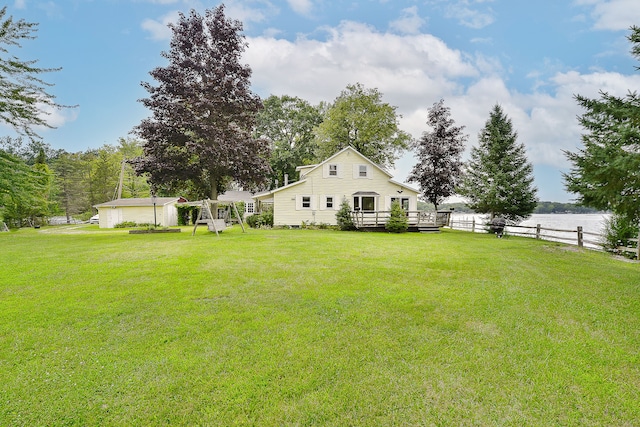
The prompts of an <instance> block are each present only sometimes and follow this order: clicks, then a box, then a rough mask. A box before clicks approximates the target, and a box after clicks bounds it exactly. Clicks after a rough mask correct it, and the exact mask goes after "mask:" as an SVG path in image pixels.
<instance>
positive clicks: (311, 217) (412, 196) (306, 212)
mask: <svg viewBox="0 0 640 427" xmlns="http://www.w3.org/2000/svg"><path fill="white" fill-rule="evenodd" d="M330 164H336V165H338V174H337V175H335V176H330V175H329V173H328V171H329V165H330ZM360 166H366V171H367V176H365V177H361V176H360V171H361V167H360ZM300 179H301V180H304V181H303V182H299V183H296V184H294V185H292V186H291V187H288V188H283V189H281V190H278V191H275V192H274V193H273V202H274V214H273V219H274V225H280V226H284V225H289V226H299V225H301V224H302V222H308V223H316V224H320V223H324V224H331V225H335V224H336V212H337V211H338V209H339V208H340V204H341V203H342V200H343V199H344V198H346V199H347V200H348V201H349V205H350V206H351V208H352V209H353V194H354V193H356V192H375V193H378V194H379V195H378V196H376V201H375V209H376V210H379V211H380V210H389V209H390V208H391V198H392V197H406V198H408V199H409V210H417V192H416V191H413V190H410V189H407V188H406V187H405V186H402V185H400V184H398V183H394V182H393V181H391V179H390V177H389V175H388V174H386V173H385V172H383V171H382V170H381V169H379V168H378V167H377V166H375V165H374V164H372V163H371V162H369V161H368V160H367V159H366V158H364V157H363V156H361V155H359V154H358V153H357V152H355V151H353V150H346V151H343V152H341V153H340V154H338V155H336V156H334V157H332V158H330V159H329V160H327V161H325V162H323V163H322V164H320V165H319V166H318V167H316V168H313V169H310V168H309V169H303V170H301V177H300ZM398 191H402V193H398ZM304 196H306V197H309V198H310V202H311V206H310V207H308V208H306V207H302V200H301V197H304ZM326 197H332V198H333V208H326V204H325V202H326Z"/></svg>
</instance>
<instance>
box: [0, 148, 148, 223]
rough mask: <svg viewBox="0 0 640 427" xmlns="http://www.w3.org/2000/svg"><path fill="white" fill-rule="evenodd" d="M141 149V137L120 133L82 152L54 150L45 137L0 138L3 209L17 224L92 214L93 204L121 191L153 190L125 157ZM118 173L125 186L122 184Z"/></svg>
mask: <svg viewBox="0 0 640 427" xmlns="http://www.w3.org/2000/svg"><path fill="white" fill-rule="evenodd" d="M141 154H142V146H141V143H140V142H139V141H137V140H133V139H125V138H121V139H120V140H119V141H118V145H108V144H105V145H103V146H102V147H100V148H96V149H89V150H86V151H81V152H73V153H72V152H67V151H65V150H55V149H53V148H51V147H50V146H49V145H48V144H45V143H43V142H42V141H31V140H29V141H26V140H24V139H23V138H20V137H18V138H9V137H5V138H1V139H0V160H1V162H2V163H0V189H3V188H4V189H5V191H4V192H0V212H1V213H2V218H3V221H4V222H5V223H7V224H8V225H9V226H13V227H21V226H25V225H38V224H43V223H46V222H47V219H48V218H49V217H52V216H65V217H66V220H67V221H69V222H70V221H71V220H72V219H74V218H80V219H88V218H89V216H91V215H92V214H93V213H94V212H95V209H93V206H94V205H96V204H99V203H102V202H106V201H109V200H112V199H114V198H115V197H116V196H117V194H118V191H119V192H120V194H121V195H122V197H145V196H149V184H148V182H147V178H146V177H145V176H139V175H137V174H136V173H135V171H134V170H133V168H132V166H131V165H130V164H129V163H128V162H127V160H128V159H133V158H135V157H137V156H140V155H141ZM120 176H122V187H121V188H119V182H120Z"/></svg>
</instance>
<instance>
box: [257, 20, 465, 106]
mask: <svg viewBox="0 0 640 427" xmlns="http://www.w3.org/2000/svg"><path fill="white" fill-rule="evenodd" d="M324 30H325V31H326V33H327V35H328V37H327V39H326V40H325V41H319V40H312V39H308V38H305V37H300V38H298V39H297V40H295V41H293V42H291V41H287V40H282V39H275V38H268V37H264V36H263V37H257V38H252V39H249V40H248V41H249V49H248V50H247V52H246V55H245V59H246V60H247V61H248V63H249V64H251V66H252V68H253V71H254V74H253V79H252V81H253V84H254V86H255V87H257V88H261V89H262V90H263V91H268V92H269V93H274V94H278V95H281V94H295V95H297V96H301V97H303V98H305V99H307V100H309V101H311V102H319V101H321V100H332V99H333V98H334V97H335V96H337V95H338V94H339V92H340V91H341V90H342V89H344V87H345V86H346V85H347V84H349V83H355V82H361V83H362V84H364V85H365V86H369V87H377V88H378V89H380V91H381V92H383V93H389V94H391V95H390V96H389V98H391V101H390V102H392V103H393V104H394V105H399V104H400V103H402V104H405V105H411V106H413V105H416V104H421V103H423V102H424V100H423V99H421V98H422V96H424V93H431V94H434V96H438V95H437V94H438V93H441V92H443V91H444V92H446V91H455V90H456V89H455V86H456V83H455V81H454V80H453V78H455V77H462V76H466V77H471V76H474V75H476V74H477V70H476V69H475V67H474V65H473V64H472V63H471V62H470V61H468V60H466V59H465V58H464V57H463V55H462V54H461V53H460V52H459V51H457V50H453V49H450V48H448V47H447V46H446V45H445V44H444V43H443V42H442V40H440V39H438V38H436V37H434V36H431V35H426V34H422V35H413V36H399V35H395V34H390V33H380V32H377V31H375V30H374V29H373V28H371V27H369V26H366V25H363V24H359V23H354V22H343V23H341V24H340V26H338V27H336V28H325V29H324ZM269 93H266V95H269ZM327 94H331V96H330V99H327Z"/></svg>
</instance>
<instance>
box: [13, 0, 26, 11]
mask: <svg viewBox="0 0 640 427" xmlns="http://www.w3.org/2000/svg"><path fill="white" fill-rule="evenodd" d="M13 7H14V8H15V9H25V8H26V7H27V0H15V1H14V2H13Z"/></svg>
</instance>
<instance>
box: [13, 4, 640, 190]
mask: <svg viewBox="0 0 640 427" xmlns="http://www.w3.org/2000/svg"><path fill="white" fill-rule="evenodd" d="M224 3H225V5H226V10H227V15H228V16H229V17H231V18H236V19H239V20H241V21H242V22H243V23H244V28H245V32H244V33H245V35H246V36H247V41H248V43H249V48H248V49H247V51H246V53H245V57H244V59H245V61H246V63H248V64H249V65H250V66H251V68H252V70H253V76H252V85H253V90H254V91H255V92H256V93H258V94H259V95H260V96H262V97H263V98H266V97H268V96H269V95H271V94H274V95H284V94H287V95H294V96H299V97H301V98H303V99H306V100H308V101H310V102H312V103H318V102H320V101H323V100H324V101H332V100H333V99H335V97H336V96H338V94H339V93H340V91H341V90H342V89H344V88H345V87H346V85H347V84H350V83H356V82H360V83H362V84H363V85H364V86H365V87H375V88H378V89H379V90H380V92H382V94H383V97H384V100H385V101H386V102H389V103H390V104H392V105H394V106H396V107H397V109H398V110H397V111H398V112H399V113H400V114H401V115H402V118H401V119H400V124H401V127H402V128H403V129H404V130H406V131H407V132H409V133H411V134H412V135H413V136H414V137H416V138H417V137H419V136H420V135H421V133H422V132H423V131H425V130H427V126H426V117H427V109H428V108H429V107H431V106H432V105H433V104H434V103H435V102H437V101H438V100H439V99H441V98H442V99H444V101H445V105H446V106H448V107H450V108H451V112H452V117H453V119H454V120H455V121H456V124H458V125H464V126H466V132H467V133H468V134H469V136H470V137H469V142H468V148H469V147H470V146H471V145H475V144H476V143H477V134H478V131H479V130H480V129H481V128H482V127H483V126H484V124H485V122H486V120H487V118H488V116H489V112H490V111H491V108H492V107H493V105H495V104H496V103H499V104H500V105H502V107H503V109H504V111H505V112H506V114H507V115H508V116H509V117H510V118H511V119H512V121H513V125H514V128H515V129H516V131H517V132H518V135H519V137H518V140H519V141H520V142H523V143H524V144H525V146H526V147H527V155H528V157H529V160H530V161H531V162H532V163H533V165H534V174H535V178H536V186H537V187H538V189H539V193H538V194H539V197H540V199H541V200H554V201H570V200H571V199H572V197H574V196H572V195H570V194H567V193H566V192H565V191H564V185H563V182H562V178H561V172H562V171H567V170H568V167H569V164H568V163H567V161H566V158H565V156H564V155H563V150H571V151H574V150H576V149H577V148H578V147H579V146H580V134H581V132H582V129H581V128H580V127H579V125H578V123H577V120H576V116H577V115H579V114H580V113H581V111H580V109H579V108H578V107H577V105H576V103H575V101H574V99H573V95H574V94H580V95H585V96H591V97H596V96H597V95H598V91H599V90H604V91H607V92H609V93H611V94H616V95H624V94H625V93H627V92H628V91H629V90H637V89H638V88H640V72H638V71H637V70H636V69H635V68H634V67H635V66H638V65H640V64H639V63H638V62H637V61H636V60H635V59H634V58H632V57H631V55H630V54H629V50H630V47H631V46H630V44H629V43H628V41H627V40H626V36H627V35H628V34H629V31H628V28H629V27H630V26H631V25H634V24H635V25H640V1H638V0H606V1H605V0H566V1H562V0H537V1H535V2H532V1H523V0H451V1H447V0H421V1H412V0H361V1H341V0H338V1H329V0H287V1H276V0H244V1H241V0H234V1H227V2H224ZM218 4H219V2H216V1H192V0H96V1H91V0H66V1H52V0H46V1H40V0H16V1H14V2H9V3H8V14H10V15H12V16H13V17H14V18H16V19H19V18H23V19H25V20H26V21H28V22H37V23H38V24H39V27H38V33H37V39H35V40H30V41H26V42H24V43H23V47H22V48H21V49H18V50H14V51H12V53H14V54H16V55H17V56H18V57H20V58H21V59H23V60H27V59H37V60H38V61H39V62H38V65H39V66H41V67H62V70H61V71H59V72H55V73H51V74H48V75H46V76H45V80H46V81H48V82H50V83H53V84H55V86H54V87H52V88H51V89H50V90H49V92H50V93H52V94H54V95H55V96H56V97H57V101H58V102H59V103H62V104H66V105H78V107H76V108H73V109H68V110H64V111H60V112H57V111H56V112H52V114H51V115H50V116H49V121H50V123H51V124H52V125H54V126H56V129H52V130H49V129H42V130H40V131H39V133H40V134H41V135H42V136H43V138H44V141H45V142H47V143H49V144H50V145H51V146H53V147H54V148H62V149H65V150H67V151H84V150H86V149H88V148H96V147H99V146H101V145H103V144H114V145H115V144H117V141H118V138H120V137H127V136H129V132H130V131H131V129H132V128H133V127H134V126H136V125H137V124H138V123H139V122H140V120H142V119H143V118H145V117H147V116H148V115H149V112H148V111H147V110H146V109H145V108H144V107H143V106H142V105H141V104H140V103H139V102H138V99H140V98H144V97H145V96H146V92H145V91H144V90H143V89H142V87H141V86H140V83H141V82H142V81H147V82H151V83H153V81H152V80H151V78H150V76H149V74H148V73H149V71H151V70H152V69H153V68H154V67H156V66H159V65H164V64H165V62H164V60H163V59H162V57H161V56H160V53H161V52H162V51H164V50H167V49H168V44H169V39H170V36H171V32H170V30H169V29H168V28H167V24H168V23H170V22H175V21H176V20H177V16H178V12H184V13H188V11H189V10H190V9H196V10H198V11H199V12H201V13H202V12H203V11H204V10H205V9H206V8H213V7H215V6H217V5H218ZM5 134H10V130H9V129H5ZM468 152H469V150H467V152H466V154H465V156H468ZM414 163H415V159H414V157H413V154H412V153H407V154H405V155H404V156H403V157H402V158H401V159H399V160H398V161H397V162H396V168H395V170H393V171H392V172H393V173H394V174H395V177H396V179H397V180H400V181H404V180H405V178H406V176H407V174H408V172H409V170H410V169H411V167H412V166H413V164H414Z"/></svg>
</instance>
